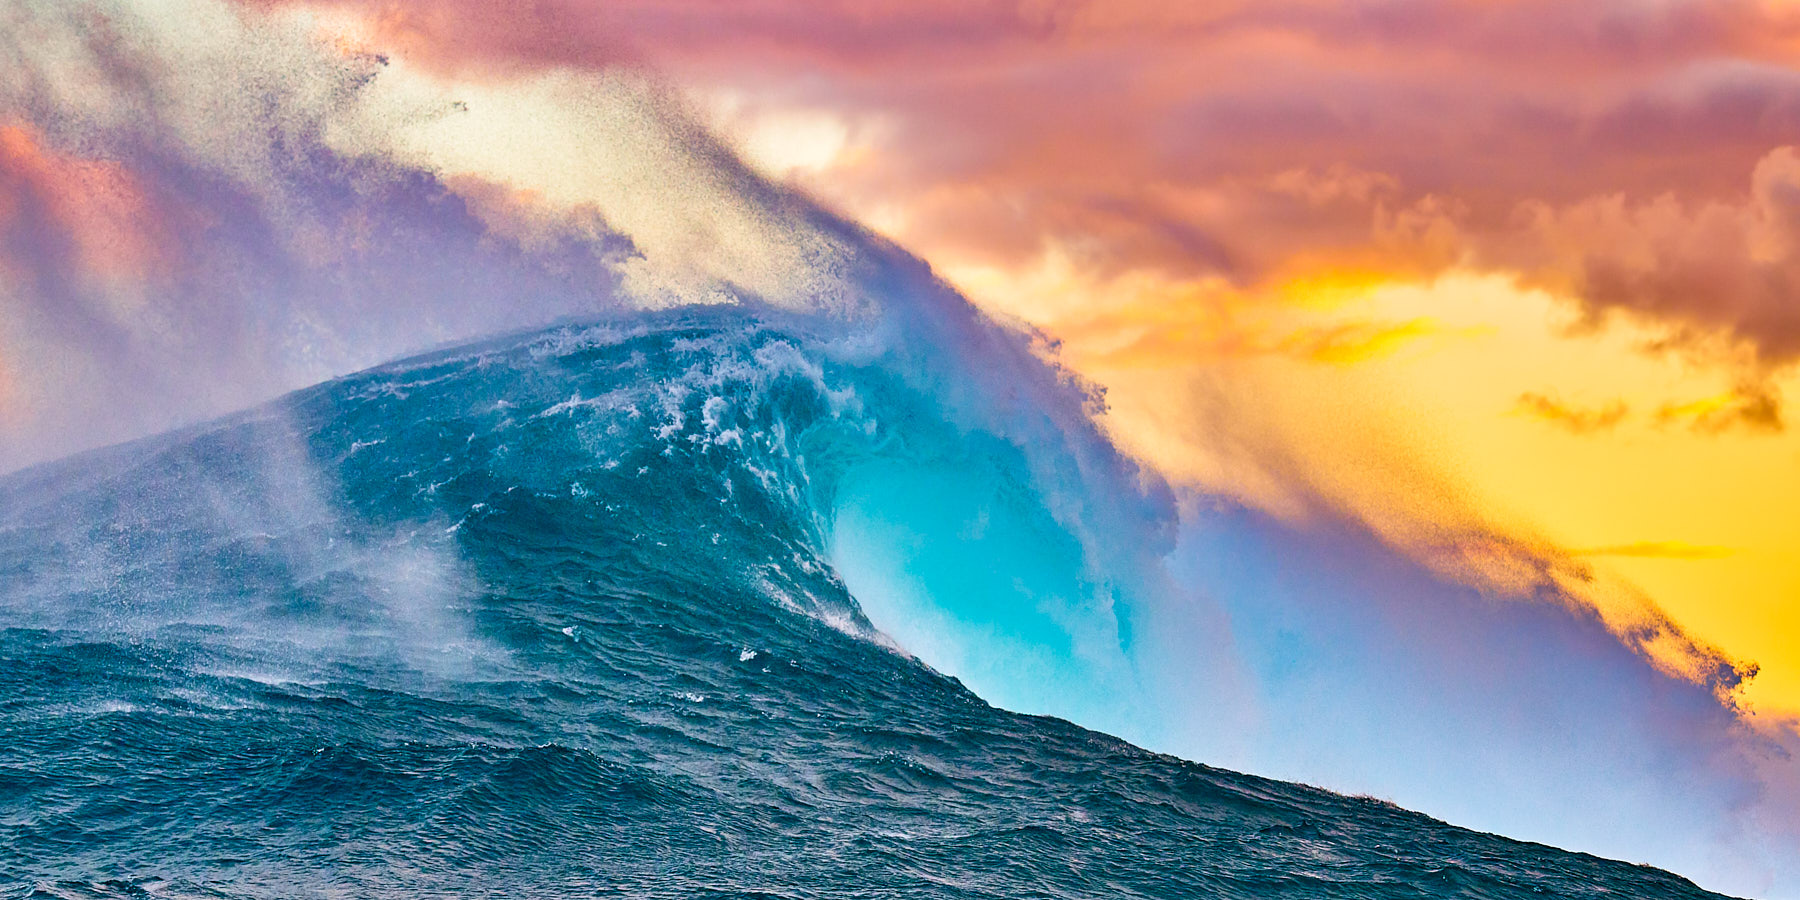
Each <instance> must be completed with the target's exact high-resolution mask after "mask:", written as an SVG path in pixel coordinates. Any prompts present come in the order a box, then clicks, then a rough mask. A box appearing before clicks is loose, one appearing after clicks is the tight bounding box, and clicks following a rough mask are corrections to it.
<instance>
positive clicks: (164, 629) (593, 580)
mask: <svg viewBox="0 0 1800 900" xmlns="http://www.w3.org/2000/svg"><path fill="white" fill-rule="evenodd" d="M896 459H904V460H909V461H911V463H912V464H919V465H940V464H941V465H966V466H971V467H972V468H971V471H976V472H981V473H987V475H985V476H984V477H991V478H994V479H999V480H1002V481H1006V480H1008V479H1011V478H1013V477H1014V476H1015V475H1017V470H1018V467H1020V466H1023V465H1024V463H1023V462H1021V461H1020V460H1019V459H1018V458H1016V455H1013V454H1012V452H1011V451H1009V450H1008V449H1007V445H1006V443H1005V442H1004V441H999V440H994V439H991V436H987V435H984V434H982V433H980V432H979V430H971V429H969V428H966V427H961V426H957V425H953V424H952V423H951V422H950V421H949V420H948V418H947V417H946V415H945V414H944V413H943V411H942V410H941V409H940V398H936V397H932V396H928V395H926V394H924V393H921V392H920V389H919V388H918V386H917V383H916V382H909V381H908V380H906V379H903V378H900V377H898V376H897V375H896V374H895V373H894V372H893V371H892V370H891V369H890V368H889V367H888V366H887V364H886V363H884V362H882V358H881V357H880V356H878V355H869V354H863V353H859V352H858V351H857V350H856V348H855V347H853V346H851V347H847V346H845V344H844V342H843V341H842V340H839V339H835V338H830V337H827V336H822V335H821V333H819V332H818V331H817V330H814V329H812V328H810V327H809V326H808V325H806V324H805V323H803V322H797V321H777V320H773V319H771V318H770V317H769V316H768V315H763V316H762V317H761V318H758V316H757V315H756V314H753V313H747V312H743V311H716V312H705V313H696V312H688V313H678V314H662V315H654V316H646V317H641V318H636V319H629V320H623V321H614V322H610V323H605V324H596V325H592V326H584V327H565V328H559V329H555V330H552V331H548V332H543V333H539V334H535V335H530V336H525V337H520V338H512V339H504V340H499V341H494V342H489V343H486V344H482V345H477V346H474V347H470V348H464V349H460V350H456V351H450V352H445V353H441V354H437V355H435V356H431V357H426V358H421V359H415V360H411V361H408V362H405V363H401V364H396V365H392V366H388V367H385V368H382V369H379V370H375V371H372V372H368V373H364V374H360V375H356V376H352V377H349V378H345V379H342V380H339V381H336V382H332V383H329V384H326V385H322V386H320V387H317V388H314V389H310V390H307V391H303V392H301V393H299V394H296V395H293V396H291V397H289V398H286V399H284V400H282V401H280V402H278V403H276V404H274V405H272V406H270V407H267V408H264V409H262V410H258V411H256V412H253V413H249V414H246V415H244V416H240V417H238V418H236V419H233V420H230V421H227V422H223V423H216V424H212V425H208V426H205V427H201V428H197V429H190V430H188V431H185V432H182V433H179V434H176V435H170V436H166V437H163V438H158V439H154V440H151V441H146V442H140V443H137V444H133V445H128V446H125V447H121V448H114V449H111V450H107V451H102V452H100V453H96V454H89V455H86V456H83V457H80V458H76V459H72V460H67V461H64V462H62V463H58V464H55V465H52V466H49V467H42V468H39V469H36V470H32V471H28V472H25V473H21V474H18V475H14V476H11V477H9V478H7V479H5V480H4V481H0V896H7V897H98V896H109V897H110V896H141V895H152V896H172V897H188V896H200V897H371V896H408V897H410V896H447V895H457V896H506V897H573V896H631V897H665V896H668V897H674V896H681V897H770V898H776V897H780V898H810V897H868V896H892V897H1058V898H1060V897H1134V896H1144V897H1244V898H1267V897H1295V898H1299V897H1392V898H1412V897H1416V898H1436V897H1526V896H1530V897H1545V896H1550V897H1700V896H1711V895H1708V894H1706V893H1705V892H1703V891H1700V890H1698V889H1697V888H1695V887H1694V886H1693V885H1691V884H1689V883H1688V882H1686V881H1685V880H1683V879H1681V878H1678V877H1676V876H1673V875H1669V874H1667V873H1664V872H1660V871H1657V870H1654V869H1650V868H1646V867H1641V866H1636V865H1629V864H1624V863H1618V862H1611V861H1606V860H1601V859H1596V858H1594V857H1590V856H1584V855H1579V854H1572V853H1566V852H1562V851H1558V850H1554V849H1551V848H1547V847H1543V846H1538V845H1532V844H1524V843H1518V842H1514V841H1510V840H1506V839H1504V838H1500V837H1495V836H1492V835H1485V834H1479V833H1474V832H1470V831H1465V830H1461V829H1457V828H1453V827H1450V826H1448V825H1445V824H1443V823H1441V822H1438V821H1435V820H1433V819H1430V818H1427V817H1425V816H1422V815H1418V814H1415V813H1412V812H1408V811H1405V810H1402V809H1398V808H1395V807H1394V806H1391V805H1388V804H1385V803H1382V802H1380V801H1376V800H1370V799H1358V798H1349V797H1343V796H1338V795H1335V794H1331V793H1327V792H1324V791H1320V790H1316V789H1312V788H1308V787H1305V786H1301V785H1294V784H1287V783H1282V782H1276V781H1269V780H1265V779H1260V778H1255V777H1251V776H1247V775H1240V774H1235V773H1232V772H1227V771H1223V770H1219V769H1214V768H1209V767H1207V766H1203V765H1198V764H1194V763H1189V762H1183V761H1181V760H1177V759H1173V758H1169V757H1165V756H1158V755H1154V754H1151V753H1147V752H1144V751H1142V750H1139V749H1136V748H1134V747H1132V746H1130V745H1128V744H1125V743H1123V742H1121V741H1119V740H1115V739H1113V738H1110V737H1107V736H1104V735H1101V734H1096V733H1093V732H1089V731H1085V730H1083V729H1081V728H1078V727H1075V726H1073V725H1070V724H1068V723H1066V722H1062V721H1058V720H1054V719H1046V718H1036V717H1028V716H1022V715H1016V714H1013V713H1009V712H1005V711H1001V710H998V709H994V708H992V707H990V706H988V705H987V704H985V703H984V702H982V700H981V699H980V698H978V697H976V696H974V695H973V694H971V693H970V692H969V691H967V690H965V689H964V688H963V687H962V686H961V685H960V684H959V683H957V682H956V681H955V680H953V679H950V678H946V677H944V676H942V675H939V674H937V673H935V672H933V671H931V670H930V669H929V668H927V667H926V666H924V665H922V664H920V663H918V662H916V661H914V660H912V659H910V658H908V657H907V656H905V655H904V654H902V653H900V652H897V651H896V650H894V649H893V648H891V647H890V646H889V645H888V644H886V643H885V642H884V641H883V639H882V638H881V637H880V636H879V635H878V634H876V633H875V631H874V629H873V628H872V627H871V626H870V624H869V623H868V621H867V620H866V619H865V618H864V616H863V615H862V613H861V612H860V611H859V609H858V607H857V605H856V602H855V601H854V599H853V598H852V597H851V596H849V595H848V593H847V592H846V591H845V589H844V587H843V585H842V583H841V582H840V581H839V579H838V577H837V576H836V575H835V574H834V572H833V571H832V569H831V567H830V565H829V564H828V560H827V557H826V555H825V552H824V549H823V548H824V547H825V546H826V544H827V537H826V536H827V532H828V531H829V528H830V523H831V516H832V512H831V510H832V498H833V492H834V491H835V490H836V489H837V486H838V485H839V484H840V482H841V481H842V479H843V478H845V477H847V474H848V473H853V472H855V471H858V470H859V469H866V468H867V467H870V466H879V465H883V464H885V463H887V462H890V461H892V460H896ZM970 460H976V462H973V463H972V462H970ZM1019 480H1020V481H1023V480H1024V477H1023V476H1019ZM1021 489H1022V488H1021ZM941 539H944V540H954V539H955V536H954V535H946V536H942V537H941ZM996 564H997V565H1000V564H1004V561H997V562H996Z"/></svg>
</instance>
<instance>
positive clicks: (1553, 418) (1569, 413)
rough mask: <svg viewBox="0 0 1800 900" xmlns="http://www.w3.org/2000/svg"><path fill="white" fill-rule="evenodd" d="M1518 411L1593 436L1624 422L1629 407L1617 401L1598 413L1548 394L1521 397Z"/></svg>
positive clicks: (1524, 394) (1523, 395)
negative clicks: (1570, 404) (1571, 404)
mask: <svg viewBox="0 0 1800 900" xmlns="http://www.w3.org/2000/svg"><path fill="white" fill-rule="evenodd" d="M1515 410H1516V411H1517V412H1519V413H1521V414H1523V415H1528V416H1531V417H1533V418H1536V419H1539V420H1542V421H1545V422H1549V423H1550V424H1552V425H1556V426H1558V427H1561V428H1565V429H1567V430H1569V431H1571V432H1573V433H1575V434H1591V433H1593V432H1596V431H1606V430H1608V429H1610V428H1612V427H1614V426H1616V425H1618V424H1619V423H1620V422H1622V421H1624V420H1625V414H1626V412H1628V411H1629V407H1627V406H1626V405H1625V403H1624V401H1621V400H1614V401H1612V402H1611V403H1608V404H1606V405H1605V406H1603V407H1600V408H1599V409H1581V408H1578V407H1573V406H1569V405H1567V404H1565V403H1563V402H1562V401H1561V400H1557V399H1556V398H1554V397H1551V396H1549V395H1546V394H1539V393H1534V392H1526V393H1523V394H1520V395H1519V402H1518V405H1517V406H1516V407H1515Z"/></svg>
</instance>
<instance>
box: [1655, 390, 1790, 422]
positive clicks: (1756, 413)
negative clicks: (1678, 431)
mask: <svg viewBox="0 0 1800 900" xmlns="http://www.w3.org/2000/svg"><path fill="white" fill-rule="evenodd" d="M1656 421H1657V422H1658V423H1659V424H1664V425H1671V424H1686V425H1687V426H1688V427H1689V428H1691V429H1693V430H1694V431H1696V432H1699V433H1701V434H1719V433H1721V432H1724V431H1728V430H1732V429H1743V430H1745V431H1750V432H1753V433H1756V432H1760V433H1765V434H1779V433H1781V432H1782V431H1784V430H1786V427H1787V426H1786V424H1785V423H1784V422H1783V420H1782V416H1781V397H1780V395H1779V393H1777V390H1776V388H1775V386H1774V385H1772V384H1768V383H1767V382H1743V383H1739V384H1738V385H1736V386H1734V387H1733V388H1732V389H1731V390H1729V391H1727V392H1725V393H1723V394H1719V395H1716V396H1712V397H1705V398H1702V399H1699V400H1691V401H1688V402H1686V403H1666V404H1664V405H1663V406H1662V407H1660V408H1658V409H1657V411H1656Z"/></svg>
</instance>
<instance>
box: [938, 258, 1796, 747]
mask: <svg viewBox="0 0 1800 900" xmlns="http://www.w3.org/2000/svg"><path fill="white" fill-rule="evenodd" d="M946 272H947V273H948V274H949V276H950V277H952V278H953V279H954V280H956V281H958V282H959V283H960V285H961V286H962V287H963V288H965V289H966V290H968V291H969V292H970V293H971V294H973V295H974V296H975V297H977V298H978V300H979V301H980V302H982V303H984V304H985V305H987V306H988V307H989V308H992V309H995V310H997V311H1000V312H1002V313H1004V314H1006V315H1010V316H1016V317H1019V318H1022V319H1024V320H1026V321H1029V322H1032V323H1033V324H1035V325H1037V326H1039V327H1041V328H1044V329H1045V330H1046V331H1048V332H1049V333H1051V334H1052V335H1053V336H1055V337H1056V338H1058V339H1060V340H1061V341H1062V342H1063V343H1062V346H1063V350H1062V352H1063V355H1064V359H1065V361H1066V362H1067V363H1069V364H1070V365H1071V366H1073V367H1074V368H1076V369H1077V370H1078V371H1080V372H1082V373H1083V374H1085V375H1087V376H1088V377H1091V378H1094V379H1095V380H1097V381H1099V382H1100V383H1102V384H1103V385H1105V386H1106V387H1107V388H1108V398H1109V402H1110V405H1111V412H1110V414H1109V425H1110V427H1111V428H1112V429H1113V430H1114V432H1115V434H1116V435H1117V436H1118V438H1119V439H1120V441H1121V442H1122V443H1123V444H1125V445H1126V446H1128V447H1130V448H1131V449H1133V450H1134V451H1135V452H1137V453H1139V454H1140V455H1142V456H1144V457H1145V458H1147V459H1149V460H1150V461H1152V462H1153V463H1154V464H1156V465H1157V466H1158V467H1159V468H1161V469H1162V470H1164V471H1165V472H1168V473H1169V474H1171V475H1172V476H1173V477H1176V478H1177V479H1179V480H1183V481H1186V482H1189V483H1192V484H1196V485H1198V486H1201V487H1204V488H1205V489H1207V490H1210V491H1215V492H1218V493H1222V494H1226V495H1229V496H1233V497H1236V498H1238V499H1240V500H1242V501H1244V502H1247V503H1249V504H1251V505H1253V506H1256V507H1258V508H1261V509H1264V510H1266V511H1269V512H1271V513H1273V514H1276V515H1278V516H1282V517H1284V518H1288V519H1291V520H1304V519H1307V518H1308V517H1311V516H1315V515H1321V514H1328V515H1348V516H1351V517H1353V518H1355V519H1358V520H1361V521H1363V522H1364V523H1365V524H1367V525H1369V526H1370V527H1371V528H1372V529H1373V530H1374V531H1375V532H1376V533H1377V534H1379V535H1381V536H1382V537H1384V538H1385V539H1388V540H1389V541H1390V542H1392V543H1394V544H1395V545H1396V546H1399V547H1400V548H1401V549H1404V550H1408V551H1409V552H1413V553H1414V554H1415V555H1419V556H1421V557H1424V559H1423V561H1424V562H1426V563H1427V564H1429V565H1432V566H1433V567H1434V568H1438V569H1440V570H1444V569H1449V570H1451V571H1450V572H1449V574H1452V575H1460V576H1466V577H1467V579H1468V580H1470V581H1472V582H1473V583H1477V584H1480V585H1482V586H1485V587H1489V588H1496V589H1500V590H1503V591H1504V590H1507V589H1508V588H1509V587H1510V588H1514V589H1517V590H1520V591H1523V590H1525V589H1528V588H1529V587H1530V585H1531V584H1533V583H1535V582H1536V581H1539V580H1542V579H1543V578H1545V577H1548V578H1549V579H1550V580H1551V581H1553V582H1554V583H1555V584H1557V585H1559V586H1561V587H1563V588H1564V589H1565V590H1568V591H1569V592H1571V593H1573V594H1574V595H1576V596H1577V597H1580V598H1581V599H1583V600H1585V601H1586V602H1588V603H1590V604H1592V605H1593V606H1594V607H1596V608H1597V609H1598V610H1599V612H1600V613H1601V615H1602V617H1603V618H1604V619H1605V620H1606V621H1607V622H1608V623H1609V624H1610V625H1612V626H1613V627H1614V629H1615V630H1616V631H1619V632H1620V633H1621V634H1622V635H1627V634H1633V633H1638V632H1642V631H1643V630H1644V629H1645V627H1646V623H1650V624H1654V623H1656V622H1657V621H1660V620H1661V618H1660V616H1661V614H1660V613H1659V612H1658V609H1659V608H1660V610H1661V612H1662V613H1666V614H1667V616H1668V618H1669V619H1672V620H1673V623H1674V624H1675V625H1676V626H1678V630H1676V631H1659V632H1656V633H1654V634H1650V635H1649V636H1647V637H1644V636H1640V638H1639V639H1635V640H1634V641H1633V643H1635V644H1636V646H1637V647H1638V649H1639V650H1640V651H1641V652H1644V653H1645V654H1646V655H1647V656H1649V657H1650V658H1651V659H1652V661H1653V662H1655V663H1657V664H1658V665H1659V666H1660V667H1662V668H1663V669H1665V670H1667V671H1670V672H1672V673H1675V674H1680V675H1684V676H1686V677H1689V678H1692V679H1694V680H1696V681H1704V680H1705V679H1706V678H1707V677H1708V676H1709V675H1711V674H1713V673H1711V672H1709V671H1708V670H1707V667H1706V664H1705V661H1704V660H1705V656H1704V654H1703V653H1700V652H1699V650H1704V648H1705V647H1706V646H1708V645H1711V646H1715V647H1717V648H1719V649H1720V650H1722V651H1723V652H1724V653H1725V654H1726V655H1727V656H1728V657H1729V658H1731V659H1734V660H1738V661H1742V662H1748V663H1754V664H1756V665H1758V666H1760V673H1759V674H1758V675H1757V676H1756V677H1755V678H1754V679H1753V681H1752V682H1751V684H1750V686H1749V687H1748V689H1746V690H1745V691H1743V692H1742V693H1741V694H1740V695H1738V696H1737V697H1736V700H1737V702H1738V703H1739V706H1740V707H1741V708H1743V709H1744V710H1746V711H1747V712H1750V713H1753V714H1755V718H1756V719H1757V720H1760V721H1765V722H1773V721H1776V720H1784V719H1788V718H1790V717H1792V716H1794V715H1795V714H1796V713H1800V608H1796V607H1795V606H1794V604H1793V603H1792V600H1793V598H1794V597H1796V596H1800V554H1796V552H1795V549H1796V548H1800V519H1797V518H1796V517H1795V516H1793V515H1792V513H1791V510H1793V509H1795V508H1800V479H1795V478H1794V477H1793V475H1794V472H1795V470H1796V465H1797V464H1800V438H1797V437H1796V436H1795V435H1794V434H1792V433H1789V432H1787V431H1784V430H1780V428H1779V427H1778V425H1777V426H1771V423H1770V422H1768V421H1766V420H1765V419H1761V418H1759V417H1758V416H1757V414H1756V411H1755V409H1753V408H1752V406H1753V404H1747V403H1746V399H1745V396H1746V393H1749V394H1752V395H1756V394H1758V393H1760V394H1761V395H1762V396H1770V395H1775V396H1779V395H1781V394H1786V395H1787V396H1796V395H1800V381H1797V380H1796V379H1795V378H1794V375H1793V373H1792V372H1789V373H1786V375H1785V376H1783V377H1780V378H1776V379H1773V380H1769V381H1767V382H1766V383H1761V384H1754V383H1749V382H1748V381H1747V379H1749V376H1747V375H1746V374H1745V373H1744V372H1743V371H1741V370H1740V368H1739V367H1737V366H1734V365H1732V364H1730V363H1722V362H1708V361H1705V360H1696V359H1692V358H1683V357H1681V356H1676V355H1672V354H1662V355H1658V354H1656V353H1652V352H1648V351H1647V350H1646V349H1645V348H1646V347H1649V346H1652V345H1654V343H1655V341H1656V339H1657V338H1658V337H1660V335H1659V334H1657V333H1656V332H1654V331H1652V330H1649V329H1647V328H1643V327H1640V326H1636V325H1633V324H1632V323H1629V322H1611V323H1607V324H1605V326H1604V327H1599V328H1595V327H1592V326H1585V327H1584V326H1583V325H1582V324H1581V323H1579V322H1577V321H1576V320H1575V318H1574V317H1573V315H1572V314H1571V313H1570V312H1569V305H1567V304H1565V303H1562V302H1559V301H1558V299H1557V298H1555V297H1552V296H1550V295H1548V294H1546V293H1543V292H1540V291H1530V290H1523V289H1520V288H1518V287H1516V286H1515V285H1514V284H1513V283H1512V282H1510V281H1509V280H1508V279H1505V278H1501V277H1497V276H1491V275H1487V276H1484V275H1476V274H1457V275H1453V276H1451V277H1446V278H1443V279H1440V280H1438V281H1436V282H1434V283H1431V284H1422V285H1421V284H1406V283H1393V284H1384V283H1379V282H1376V281H1375V280H1373V279H1371V278H1370V277H1369V275H1368V273H1366V272H1352V273H1341V274H1334V273H1329V272H1327V273H1319V274H1315V275H1312V276H1309V277H1307V278H1304V279H1297V280H1294V281H1290V282H1287V283H1284V284H1281V285H1278V286H1275V287H1274V288H1272V289H1269V290H1266V291H1261V292H1255V293H1250V292H1241V291H1234V290H1232V289H1230V288H1228V287H1227V286H1225V285H1222V284H1216V283H1168V282H1159V281H1158V280H1157V279H1156V278H1155V277H1153V276H1150V275H1146V274H1144V273H1131V274H1127V275H1126V276H1123V277H1121V278H1118V279H1115V280H1113V281H1110V282H1105V283H1098V282H1092V281H1084V280H1083V279H1081V278H1080V277H1079V276H1078V275H1076V274H1075V272H1074V269H1073V267H1072V266H1070V265H1069V263H1068V262H1067V260H1066V259H1061V258H1058V256H1057V255H1056V254H1054V253H1052V254H1049V255H1047V256H1046V257H1045V258H1044V259H1043V260H1041V261H1040V262H1039V263H1038V265H1037V266H1036V268H1035V269H1032V270H1028V271H1024V272H1019V273H1014V274H1012V277H1010V278H1009V277H1007V276H1008V274H1009V273H1006V272H1004V271H1002V270H999V269H995V268H992V267H970V268H968V269H958V268H955V267H948V268H947V269H946ZM1747 384H1748V386H1747ZM1471 535H1473V536H1475V537H1473V538H1471V537H1470V536H1471ZM1546 561H1547V562H1546ZM1540 565H1547V566H1548V575H1547V576H1546V575H1545V574H1544V573H1543V572H1538V571H1535V570H1536V568H1538V567H1539V566H1540ZM1521 567H1522V568H1521ZM1683 635H1685V637H1684V636H1683ZM1696 645H1697V647H1696Z"/></svg>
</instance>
